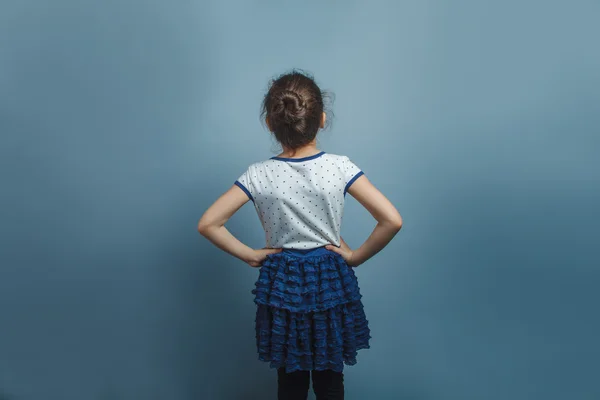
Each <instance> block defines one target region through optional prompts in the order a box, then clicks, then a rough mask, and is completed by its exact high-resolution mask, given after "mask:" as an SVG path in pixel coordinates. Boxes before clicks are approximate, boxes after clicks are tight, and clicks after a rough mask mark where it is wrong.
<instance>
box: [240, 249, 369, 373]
mask: <svg viewBox="0 0 600 400" xmlns="http://www.w3.org/2000/svg"><path fill="white" fill-rule="evenodd" d="M252 294H254V295H255V299H254V302H255V303H256V305H257V310H256V345H257V349H258V358H259V359H260V360H262V361H266V362H269V363H270V366H271V367H272V368H282V367H284V368H285V370H286V372H293V371H298V370H325V369H331V370H334V371H338V372H341V371H342V370H343V368H344V364H346V365H354V364H356V355H357V352H358V350H360V349H366V348H369V339H370V338H371V336H370V330H369V326H368V321H367V319H366V317H365V312H364V309H363V305H362V302H361V300H360V299H361V297H362V296H361V294H360V291H359V287H358V281H357V279H356V275H355V274H354V270H353V269H352V267H350V266H348V265H347V264H346V262H345V261H344V259H343V258H342V257H341V256H340V255H339V254H337V253H335V252H333V251H330V250H327V249H326V248H325V247H319V248H316V249H310V250H294V249H284V250H283V251H282V252H281V253H277V254H272V255H270V256H268V257H267V258H266V260H265V261H264V262H263V264H262V267H261V268H260V274H259V277H258V280H257V282H256V288H255V289H254V290H252Z"/></svg>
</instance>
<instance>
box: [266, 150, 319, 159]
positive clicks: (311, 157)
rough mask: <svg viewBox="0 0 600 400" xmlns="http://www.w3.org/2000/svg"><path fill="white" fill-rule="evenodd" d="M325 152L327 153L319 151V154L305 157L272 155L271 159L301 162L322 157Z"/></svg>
mask: <svg viewBox="0 0 600 400" xmlns="http://www.w3.org/2000/svg"><path fill="white" fill-rule="evenodd" d="M323 154H325V152H324V151H322V152H320V153H317V154H313V155H312V156H308V157H303V158H286V157H271V160H279V161H292V162H301V161H308V160H314V159H315V158H318V157H321V156H322V155H323Z"/></svg>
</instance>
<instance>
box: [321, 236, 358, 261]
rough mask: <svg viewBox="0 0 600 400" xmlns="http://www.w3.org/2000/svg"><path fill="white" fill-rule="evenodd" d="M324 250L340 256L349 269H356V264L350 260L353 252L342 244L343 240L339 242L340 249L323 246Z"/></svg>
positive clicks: (329, 245)
mask: <svg viewBox="0 0 600 400" xmlns="http://www.w3.org/2000/svg"><path fill="white" fill-rule="evenodd" d="M325 248H326V249H327V250H331V251H333V252H334V253H337V254H339V255H340V256H342V258H343V259H344V261H346V264H348V265H349V266H350V267H358V264H357V263H356V262H354V261H353V260H352V258H353V256H354V251H353V250H352V249H351V248H350V247H348V245H347V244H346V242H344V241H343V240H340V247H336V246H334V245H331V244H328V245H327V246H325Z"/></svg>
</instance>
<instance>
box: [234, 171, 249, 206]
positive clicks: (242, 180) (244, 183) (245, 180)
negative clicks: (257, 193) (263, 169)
mask: <svg viewBox="0 0 600 400" xmlns="http://www.w3.org/2000/svg"><path fill="white" fill-rule="evenodd" d="M250 177H251V173H250V168H248V169H247V170H246V172H244V173H243V174H242V175H240V177H239V178H237V180H236V181H235V182H234V183H235V185H236V186H237V187H239V188H240V189H242V190H243V191H244V193H246V196H248V198H249V199H250V200H252V201H254V196H253V192H254V190H253V187H252V182H251V180H250Z"/></svg>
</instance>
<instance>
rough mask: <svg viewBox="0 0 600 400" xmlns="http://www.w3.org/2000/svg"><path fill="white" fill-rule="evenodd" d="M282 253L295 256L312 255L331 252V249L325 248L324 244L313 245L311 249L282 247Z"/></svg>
mask: <svg viewBox="0 0 600 400" xmlns="http://www.w3.org/2000/svg"><path fill="white" fill-rule="evenodd" d="M282 253H283V254H289V255H292V256H296V257H313V256H321V255H324V254H330V253H332V251H331V250H327V249H326V248H325V246H321V247H314V248H312V249H283V250H282Z"/></svg>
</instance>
